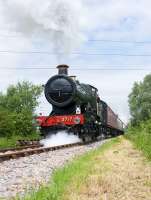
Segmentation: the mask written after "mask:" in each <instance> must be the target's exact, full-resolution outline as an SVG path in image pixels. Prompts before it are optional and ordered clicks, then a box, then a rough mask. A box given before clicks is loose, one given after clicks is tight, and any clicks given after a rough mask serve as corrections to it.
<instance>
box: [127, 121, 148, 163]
mask: <svg viewBox="0 0 151 200" xmlns="http://www.w3.org/2000/svg"><path fill="white" fill-rule="evenodd" d="M125 137H126V138H127V139H130V140H131V141H132V142H133V143H134V144H135V146H136V147H137V148H138V149H140V150H141V151H142V152H143V153H144V155H145V156H146V157H147V158H148V159H149V160H151V119H150V120H147V121H145V122H141V123H140V124H139V125H138V126H135V127H134V126H129V128H128V130H127V134H125Z"/></svg>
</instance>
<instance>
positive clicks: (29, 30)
mask: <svg viewBox="0 0 151 200" xmlns="http://www.w3.org/2000/svg"><path fill="white" fill-rule="evenodd" d="M1 3H2V5H1V6H2V10H3V16H4V20H5V23H6V24H8V25H9V27H10V29H11V30H12V31H15V32H18V33H21V34H23V35H24V36H26V37H28V38H33V37H36V38H37V37H41V38H45V39H47V40H48V41H49V43H50V45H52V47H53V48H54V49H55V50H57V51H58V52H65V53H69V51H70V50H71V49H73V48H74V47H75V46H77V44H79V43H80V41H81V40H83V34H82V32H81V27H82V24H83V20H82V19H83V17H84V6H83V4H82V1H81V0H76V1H71V0H4V1H2V2H1ZM81 9H83V16H81V15H80V14H79V10H81Z"/></svg>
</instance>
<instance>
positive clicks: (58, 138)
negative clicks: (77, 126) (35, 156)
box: [41, 131, 81, 147]
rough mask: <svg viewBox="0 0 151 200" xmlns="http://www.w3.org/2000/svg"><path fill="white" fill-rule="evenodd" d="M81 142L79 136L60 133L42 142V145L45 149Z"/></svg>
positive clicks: (64, 132)
mask: <svg viewBox="0 0 151 200" xmlns="http://www.w3.org/2000/svg"><path fill="white" fill-rule="evenodd" d="M80 141H81V140H80V139H79V138H78V136H76V135H73V134H71V133H70V134H68V133H67V132H66V131H60V132H58V133H57V134H53V135H50V136H48V137H47V138H46V139H43V140H41V144H43V145H44V146H45V147H51V146H58V145H63V144H72V143H76V142H80Z"/></svg>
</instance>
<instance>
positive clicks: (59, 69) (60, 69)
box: [57, 65, 69, 75]
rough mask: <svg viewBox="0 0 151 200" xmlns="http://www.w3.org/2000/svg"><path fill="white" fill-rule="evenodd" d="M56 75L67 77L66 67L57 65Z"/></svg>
mask: <svg viewBox="0 0 151 200" xmlns="http://www.w3.org/2000/svg"><path fill="white" fill-rule="evenodd" d="M57 68H58V74H63V75H68V68H69V66H68V65H58V66H57Z"/></svg>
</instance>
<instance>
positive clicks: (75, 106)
mask: <svg viewBox="0 0 151 200" xmlns="http://www.w3.org/2000/svg"><path fill="white" fill-rule="evenodd" d="M57 68H58V71H59V73H58V75H55V76H53V77H51V78H50V79H49V80H48V82H47V83H46V85H45V89H44V92H45V97H46V99H47V101H48V102H49V103H50V104H51V105H52V112H51V113H50V115H49V116H38V117H37V121H38V123H39V126H40V130H41V132H42V134H43V135H46V134H48V133H49V134H50V133H54V131H57V130H58V129H59V130H60V129H66V130H68V131H69V132H73V133H74V134H75V135H78V136H79V137H80V138H81V139H82V140H83V141H92V140H95V139H96V138H97V137H98V136H102V135H103V136H117V135H120V134H123V123H122V121H121V120H120V119H119V118H118V116H117V115H116V114H115V113H114V112H113V111H112V110H111V108H110V107H109V106H108V105H107V104H106V103H105V102H104V101H102V100H101V99H100V98H99V96H98V90H97V88H95V87H93V86H92V85H88V84H83V83H80V82H79V81H78V80H76V77H75V76H68V68H69V67H68V66H67V65H59V66H58V67H57Z"/></svg>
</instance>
